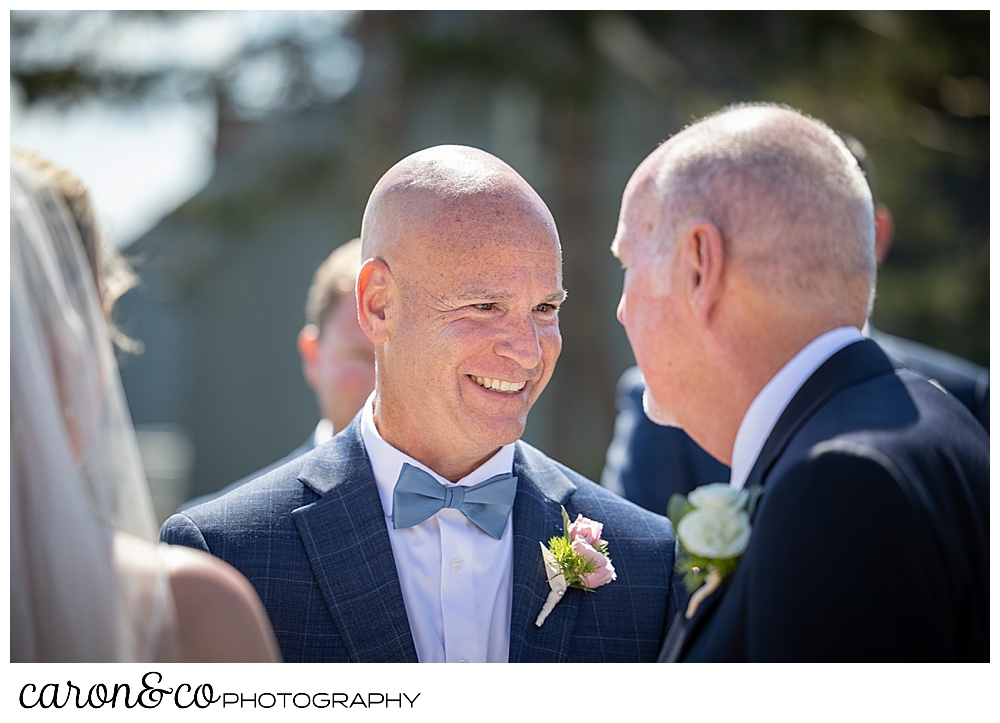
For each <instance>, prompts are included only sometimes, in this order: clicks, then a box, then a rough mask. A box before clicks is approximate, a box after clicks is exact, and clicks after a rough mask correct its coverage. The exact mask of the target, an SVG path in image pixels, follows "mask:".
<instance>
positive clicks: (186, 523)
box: [160, 514, 211, 553]
mask: <svg viewBox="0 0 1000 723" xmlns="http://www.w3.org/2000/svg"><path fill="white" fill-rule="evenodd" d="M160 541H161V542H166V543H167V544H170V545H184V546H185V547H193V548H195V549H196V550H202V551H204V552H208V553H211V550H209V549H208V543H207V542H205V537H204V535H202V534H201V530H200V529H198V526H197V525H196V524H195V523H194V522H193V521H192V520H191V518H190V517H188V516H187V515H185V514H176V515H171V516H170V517H169V518H168V519H167V521H166V522H164V523H163V527H161V528H160Z"/></svg>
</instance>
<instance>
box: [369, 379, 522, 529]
mask: <svg viewBox="0 0 1000 723" xmlns="http://www.w3.org/2000/svg"><path fill="white" fill-rule="evenodd" d="M374 410H375V392H372V394H371V396H370V397H368V401H367V402H365V406H364V407H362V409H361V439H362V440H363V441H364V444H365V451H366V452H367V453H368V459H369V460H370V461H371V465H372V472H373V473H374V475H375V484H376V485H377V486H378V495H379V498H380V499H381V501H382V511H383V512H384V513H385V516H386V517H390V518H391V517H392V492H393V489H395V487H396V480H398V479H399V473H400V471H401V470H402V469H403V463H404V462H405V463H408V464H411V465H413V466H414V467H418V468H420V469H422V470H423V471H424V472H427V473H428V474H429V475H431V476H432V477H433V478H434V479H436V480H437V481H438V482H440V483H441V484H442V485H444V486H445V487H471V486H472V485H475V484H479V483H480V482H485V481H486V480H488V479H489V478H490V477H494V476H496V475H498V474H511V473H512V472H513V469H514V445H513V444H505V445H504V446H502V447H501V448H500V449H499V450H497V452H496V453H495V454H494V455H493V456H492V457H490V458H489V459H488V460H486V461H485V462H483V463H482V464H481V465H479V466H478V467H477V468H476V469H474V470H473V471H472V472H470V473H469V474H468V475H466V476H465V477H463V478H462V479H460V480H459V481H458V482H449V481H448V480H446V479H445V478H444V477H442V476H441V475H439V474H438V473H437V472H435V471H434V470H432V469H431V468H430V467H428V466H426V465H424V464H421V463H420V462H418V461H417V460H415V459H413V457H411V456H410V455H408V454H406V453H405V452H401V451H400V450H398V449H396V448H395V447H393V446H392V445H391V444H389V443H388V442H386V441H385V440H384V439H382V435H381V434H379V431H378V428H377V427H376V426H375V411H374Z"/></svg>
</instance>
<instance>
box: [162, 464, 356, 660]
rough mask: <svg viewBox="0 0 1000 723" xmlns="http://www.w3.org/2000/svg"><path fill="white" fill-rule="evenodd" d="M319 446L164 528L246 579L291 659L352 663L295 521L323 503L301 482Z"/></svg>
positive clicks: (169, 536)
mask: <svg viewBox="0 0 1000 723" xmlns="http://www.w3.org/2000/svg"><path fill="white" fill-rule="evenodd" d="M321 447H322V446H321ZM319 449H321V448H317V449H315V450H313V451H312V452H308V453H307V454H305V455H302V456H299V457H297V458H295V459H293V460H291V461H289V462H287V463H285V464H284V465H282V466H280V467H278V468H276V469H273V470H271V471H270V472H268V473H267V474H265V475H264V476H262V477H258V478H257V479H254V480H252V481H250V482H247V483H244V484H242V485H240V486H238V487H236V488H235V489H233V490H232V491H230V492H229V493H227V494H225V495H222V496H221V497H217V498H215V499H212V500H210V501H208V502H206V503H204V504H201V505H197V506H194V507H191V508H188V509H186V510H184V511H183V512H179V513H177V514H175V515H173V516H172V517H170V518H169V519H167V521H166V522H164V523H163V526H162V528H161V530H160V539H161V541H163V542H166V543H169V544H178V545H187V546H189V547H197V548H199V549H202V550H204V551H205V552H208V553H211V554H212V555H215V556H216V557H219V558H221V559H223V560H225V561H226V562H228V563H229V564H230V565H232V566H233V567H235V568H236V569H237V570H239V571H240V572H241V573H243V575H244V576H246V578H247V579H248V580H249V581H250V583H251V584H252V585H253V586H254V589H255V590H256V591H257V594H258V595H259V596H260V598H261V601H262V602H263V603H264V608H265V609H266V610H267V613H268V616H269V618H270V620H271V624H272V626H273V627H274V632H275V636H276V637H277V639H278V645H279V647H280V648H281V653H282V658H283V659H284V660H285V661H286V662H346V661H347V660H348V656H347V654H346V651H345V650H344V648H343V645H342V644H341V641H340V639H339V636H338V635H337V634H336V632H335V626H334V625H333V621H332V618H331V617H330V613H329V611H328V609H327V606H326V605H325V603H324V600H323V595H322V591H321V589H320V586H319V584H318V583H317V581H316V578H315V575H314V574H313V571H312V568H311V565H310V562H309V556H308V553H307V550H306V548H305V545H304V544H303V542H302V539H301V537H300V535H299V533H298V530H297V528H296V525H295V523H294V521H293V517H292V513H293V512H294V511H295V510H297V509H300V508H303V507H306V506H308V505H310V504H312V503H314V502H316V501H318V500H319V498H320V495H319V494H317V493H316V492H315V491H313V490H312V489H310V488H309V487H307V486H305V485H303V484H302V483H301V482H300V481H299V475H300V473H301V471H302V469H303V467H305V466H306V465H307V464H308V463H309V462H310V460H311V459H312V458H313V457H315V456H317V455H322V451H318V450H319ZM199 538H200V540H199ZM199 542H200V544H198V543H199Z"/></svg>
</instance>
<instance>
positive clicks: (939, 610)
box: [683, 341, 989, 661]
mask: <svg viewBox="0 0 1000 723" xmlns="http://www.w3.org/2000/svg"><path fill="white" fill-rule="evenodd" d="M750 481H751V482H760V483H762V484H764V489H765V492H764V495H763V497H762V498H761V502H760V504H759V506H758V511H757V515H756V517H755V519H754V523H753V524H754V528H753V534H752V536H751V540H750V545H749V547H748V548H747V550H746V553H745V554H744V556H743V558H742V559H741V561H740V565H739V567H738V569H737V571H736V573H735V574H734V575H733V577H732V579H731V580H729V581H727V583H726V584H725V585H724V589H723V590H721V591H720V592H718V593H716V594H715V595H713V596H712V597H711V598H710V599H709V602H706V603H704V604H703V607H704V608H705V610H704V611H702V610H699V613H698V614H697V615H696V616H695V618H694V620H692V621H691V622H690V623H688V640H687V641H686V643H685V645H684V648H683V659H685V660H715V661H739V660H760V661H768V660H782V661H945V660H966V661H968V660H988V659H989V438H988V436H987V434H986V433H985V431H984V430H983V428H982V427H981V426H980V425H979V423H978V422H977V421H976V420H975V419H974V418H973V417H972V415H971V414H970V413H969V411H968V410H967V409H966V408H965V407H964V406H963V405H961V404H960V403H959V402H958V401H957V400H956V399H955V398H954V397H952V396H951V395H950V394H947V393H945V392H942V391H941V390H940V389H938V388H937V387H935V386H934V385H932V384H930V383H929V382H927V380H925V379H923V378H922V377H920V376H919V375H917V374H914V373H913V372H911V371H909V370H908V369H905V368H901V367H900V366H899V365H893V364H892V363H890V360H889V359H888V358H886V356H885V354H884V352H883V351H882V350H881V349H879V348H878V346H877V345H876V344H875V343H874V342H871V341H865V342H859V343H857V344H854V345H851V346H850V347H847V348H846V349H844V350H842V351H841V352H839V353H838V354H836V355H834V357H832V358H831V359H830V360H828V362H827V363H826V364H824V365H823V366H822V367H821V368H820V369H819V370H818V371H817V372H816V373H815V374H814V375H813V377H811V378H810V380H808V381H807V382H806V385H804V386H803V388H802V389H801V390H800V392H799V393H798V394H797V395H796V396H795V397H794V398H793V400H792V403H790V404H789V407H788V408H787V409H786V411H785V413H784V414H783V415H782V417H781V418H780V419H779V421H778V424H776V425H775V430H774V432H772V435H771V436H770V437H769V438H768V440H767V442H766V443H765V447H764V450H763V451H762V453H761V458H760V459H759V460H758V463H757V465H755V467H754V470H753V471H752V472H751V479H750Z"/></svg>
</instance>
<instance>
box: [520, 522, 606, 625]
mask: <svg viewBox="0 0 1000 723" xmlns="http://www.w3.org/2000/svg"><path fill="white" fill-rule="evenodd" d="M562 516H563V534H562V536H558V537H553V538H552V539H551V540H549V546H548V547H546V546H545V543H543V542H539V543H538V544H539V545H541V548H542V558H543V559H544V560H545V570H546V572H547V573H548V580H549V588H550V591H549V596H548V598H547V599H546V600H545V605H544V606H542V611H541V612H540V613H538V618H537V619H536V620H535V625H536V626H538V627H541V626H542V623H544V622H545V619H546V618H547V617H548V616H549V613H551V612H552V609H553V608H554V607H555V606H556V603H558V602H559V601H560V600H561V599H562V597H563V595H565V594H566V589H567V588H570V587H575V588H579V589H580V590H583V591H584V592H593V591H594V590H595V589H596V588H599V587H600V586H601V585H606V584H608V583H609V582H611V581H612V580H614V579H615V578H616V577H617V575H616V574H615V566H614V565H612V564H611V558H610V557H609V556H608V543H607V542H606V541H605V540H604V539H602V538H601V535H602V534H603V533H604V525H603V524H602V523H600V522H595V521H594V520H588V519H587V518H586V517H584V516H583V515H577V517H576V520H575V521H574V522H570V521H569V515H568V514H567V513H566V508H565V507H564V508H562Z"/></svg>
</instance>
